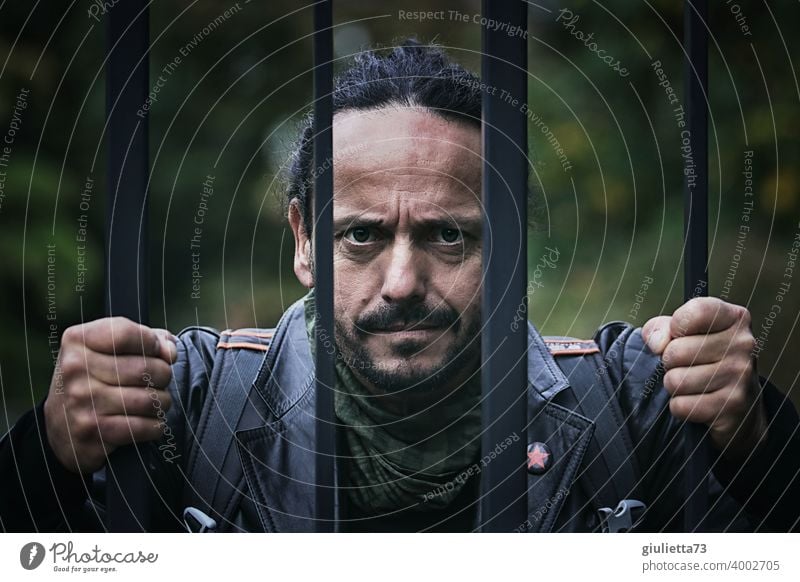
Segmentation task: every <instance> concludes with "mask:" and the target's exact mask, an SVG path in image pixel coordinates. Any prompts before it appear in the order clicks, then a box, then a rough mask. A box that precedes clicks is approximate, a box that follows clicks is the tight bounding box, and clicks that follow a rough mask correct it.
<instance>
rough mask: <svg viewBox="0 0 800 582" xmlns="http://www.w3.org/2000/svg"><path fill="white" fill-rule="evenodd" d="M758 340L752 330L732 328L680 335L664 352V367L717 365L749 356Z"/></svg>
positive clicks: (662, 356) (662, 359)
mask: <svg viewBox="0 0 800 582" xmlns="http://www.w3.org/2000/svg"><path fill="white" fill-rule="evenodd" d="M754 345H755V340H754V339H753V335H752V334H751V333H750V332H749V330H748V331H747V332H743V331H741V330H737V328H736V327H729V328H728V329H726V330H724V331H719V332H716V333H710V334H705V335H703V334H701V335H691V336H685V337H677V338H674V339H673V340H671V341H670V342H669V344H668V345H667V347H666V348H665V349H664V353H663V354H662V355H661V361H663V362H664V367H665V368H666V369H667V370H669V369H671V368H678V367H681V366H694V365H697V364H713V363H714V362H719V361H721V360H723V359H725V358H728V357H733V356H734V355H735V356H739V355H745V354H746V355H747V356H748V357H749V355H750V354H751V353H752V351H753V347H754Z"/></svg>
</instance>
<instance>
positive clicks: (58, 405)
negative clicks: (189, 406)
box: [44, 317, 178, 473]
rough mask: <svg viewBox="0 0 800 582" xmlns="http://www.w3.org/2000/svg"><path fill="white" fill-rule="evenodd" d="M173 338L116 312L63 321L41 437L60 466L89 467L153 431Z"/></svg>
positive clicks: (162, 406) (158, 424) (158, 430)
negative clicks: (68, 324)
mask: <svg viewBox="0 0 800 582" xmlns="http://www.w3.org/2000/svg"><path fill="white" fill-rule="evenodd" d="M173 338H174V336H173V335H172V334H171V333H169V332H168V331H167V330H164V329H153V328H149V327H146V326H144V325H139V324H137V323H134V322H132V321H131V320H129V319H126V318H124V317H107V318H104V319H97V320H95V321H91V322H89V323H85V324H82V325H76V326H73V327H69V328H67V329H66V330H65V331H64V334H63V335H62V336H61V350H60V351H59V354H58V361H57V362H56V369H55V372H54V374H53V380H52V382H51V383H50V392H49V394H48V396H47V400H46V401H45V404H44V415H45V424H46V427H47V439H48V441H49V443H50V447H51V448H52V449H53V451H54V452H55V455H56V457H57V458H58V460H59V461H60V462H61V464H63V465H64V466H65V467H66V468H67V469H69V470H70V471H73V472H79V473H92V472H94V471H96V470H98V469H100V468H101V467H102V466H103V465H104V464H105V463H106V459H107V457H108V455H109V454H110V453H111V452H112V451H113V450H114V449H116V448H117V447H119V446H122V445H126V444H129V443H132V442H142V441H149V440H155V439H158V438H160V437H161V434H162V430H163V427H164V414H165V413H166V411H167V410H169V407H170V406H171V404H172V400H171V398H170V395H169V392H168V391H167V390H166V388H167V386H168V385H169V382H170V380H171V378H172V368H171V367H170V364H172V363H173V362H175V360H176V358H177V353H178V352H177V347H176V345H175V342H174V339H173Z"/></svg>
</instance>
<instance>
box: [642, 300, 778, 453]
mask: <svg viewBox="0 0 800 582" xmlns="http://www.w3.org/2000/svg"><path fill="white" fill-rule="evenodd" d="M642 335H643V337H644V339H645V341H646V342H647V345H648V347H649V348H650V350H651V351H652V352H653V353H655V354H660V355H661V361H662V362H663V365H664V368H665V370H666V373H665V374H664V388H665V389H666V390H667V392H669V394H670V396H671V399H670V403H669V408H670V412H671V413H672V415H673V416H675V417H677V418H680V419H684V420H688V421H690V422H698V423H703V424H705V425H707V426H708V427H709V437H710V439H711V442H712V444H713V445H714V446H715V447H716V448H717V449H719V450H722V451H723V455H724V456H725V457H727V458H729V459H742V458H745V457H747V455H748V454H749V453H750V452H752V451H753V450H754V449H755V447H757V446H758V444H759V443H760V442H762V439H763V438H765V437H766V432H767V414H766V410H765V408H764V404H763V401H762V399H761V396H760V385H759V381H758V374H757V373H756V362H755V357H754V355H753V349H754V347H755V338H753V334H752V332H751V330H750V312H749V311H748V310H747V309H746V308H745V307H742V306H740V305H734V304H732V303H726V302H725V301H722V300H721V299H717V298H716V297H697V298H694V299H692V300H690V301H688V302H686V303H685V304H683V305H682V306H680V307H679V308H678V309H677V310H676V311H675V313H673V314H672V315H671V316H668V315H661V316H658V317H654V318H652V319H650V320H648V321H647V323H645V325H644V327H643V328H642Z"/></svg>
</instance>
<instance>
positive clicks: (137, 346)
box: [62, 317, 162, 357]
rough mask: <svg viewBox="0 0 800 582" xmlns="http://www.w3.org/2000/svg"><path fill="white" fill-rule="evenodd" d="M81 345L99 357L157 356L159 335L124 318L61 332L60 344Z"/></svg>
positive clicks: (92, 323) (104, 319) (87, 324)
mask: <svg viewBox="0 0 800 582" xmlns="http://www.w3.org/2000/svg"><path fill="white" fill-rule="evenodd" d="M63 342H66V343H70V342H75V343H81V344H84V345H85V346H86V347H87V348H89V349H91V350H93V351H95V352H100V353H103V354H138V355H142V356H154V357H160V356H161V353H162V347H161V343H162V339H161V335H160V334H158V333H156V331H155V330H153V329H152V328H149V327H147V326H146V325H140V324H138V323H135V322H133V321H131V320H130V319H127V318H125V317H104V318H103V319H96V320H94V321H90V322H88V323H85V324H83V325H79V326H75V327H70V328H68V329H67V330H66V331H64V336H63V338H62V343H63Z"/></svg>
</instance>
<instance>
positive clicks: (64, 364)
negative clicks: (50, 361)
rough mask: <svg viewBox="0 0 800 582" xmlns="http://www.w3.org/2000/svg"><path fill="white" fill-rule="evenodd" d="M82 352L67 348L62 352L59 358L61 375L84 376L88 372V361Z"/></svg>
mask: <svg viewBox="0 0 800 582" xmlns="http://www.w3.org/2000/svg"><path fill="white" fill-rule="evenodd" d="M81 352H82V350H80V349H77V348H72V347H65V348H62V350H61V357H60V358H59V368H60V370H61V373H62V374H63V375H65V376H68V377H75V376H79V375H83V374H85V372H86V360H85V358H84V355H83V353H81Z"/></svg>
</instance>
